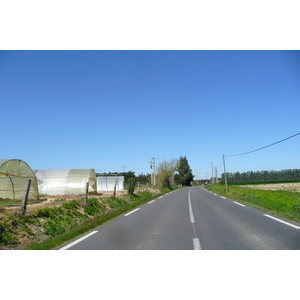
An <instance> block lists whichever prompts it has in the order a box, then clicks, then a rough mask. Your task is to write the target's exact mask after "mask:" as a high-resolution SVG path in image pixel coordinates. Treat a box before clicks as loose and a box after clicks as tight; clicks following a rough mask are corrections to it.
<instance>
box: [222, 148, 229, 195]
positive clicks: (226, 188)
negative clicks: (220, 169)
mask: <svg viewBox="0 0 300 300" xmlns="http://www.w3.org/2000/svg"><path fill="white" fill-rule="evenodd" d="M223 164H224V176H225V190H226V193H227V192H228V187H227V175H226V167H225V155H224V154H223Z"/></svg>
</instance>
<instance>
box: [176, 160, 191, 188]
mask: <svg viewBox="0 0 300 300" xmlns="http://www.w3.org/2000/svg"><path fill="white" fill-rule="evenodd" d="M177 172H178V176H176V179H177V180H178V181H179V183H181V184H182V185H184V186H189V185H191V182H192V181H193V179H194V175H193V173H192V170H191V168H190V165H189V163H188V160H187V158H186V156H184V157H182V156H180V157H179V160H178V167H177Z"/></svg>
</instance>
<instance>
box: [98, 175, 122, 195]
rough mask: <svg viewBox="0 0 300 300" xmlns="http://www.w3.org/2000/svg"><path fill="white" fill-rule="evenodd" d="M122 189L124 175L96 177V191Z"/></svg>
mask: <svg viewBox="0 0 300 300" xmlns="http://www.w3.org/2000/svg"><path fill="white" fill-rule="evenodd" d="M115 184H116V191H124V176H99V177H97V192H111V191H113V190H114V188H115Z"/></svg>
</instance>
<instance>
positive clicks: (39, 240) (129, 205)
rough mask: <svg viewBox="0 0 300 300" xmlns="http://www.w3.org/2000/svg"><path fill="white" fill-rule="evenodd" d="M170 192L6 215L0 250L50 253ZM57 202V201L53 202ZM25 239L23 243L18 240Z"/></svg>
mask: <svg viewBox="0 0 300 300" xmlns="http://www.w3.org/2000/svg"><path fill="white" fill-rule="evenodd" d="M174 189H176V188H172V189H166V188H163V189H162V190H161V193H160V194H155V195H153V194H151V193H150V192H141V193H139V194H138V195H127V199H126V200H124V199H119V198H113V197H109V198H101V199H96V198H91V199H88V205H87V206H86V207H84V205H83V200H81V201H80V200H78V201H76V200H71V201H69V202H65V203H58V206H55V207H53V208H49V207H45V208H39V209H37V210H36V211H34V212H33V213H31V214H30V215H26V216H20V215H18V214H16V213H9V214H6V216H5V218H2V219H1V220H0V249H7V250H8V249H19V250H23V249H24V250H50V249H54V248H57V247H59V246H61V245H63V244H64V243H67V242H68V241H70V240H72V239H74V238H76V237H80V236H81V235H83V234H85V233H86V232H88V231H90V230H92V229H94V228H95V227H97V226H100V225H102V224H104V223H106V222H108V221H110V220H112V219H113V218H116V217H117V216H120V215H122V214H124V213H125V212H127V211H130V210H132V209H134V208H136V207H138V206H140V205H142V204H144V203H146V202H148V201H151V200H153V199H155V198H157V197H159V196H161V195H163V194H166V193H168V192H170V191H171V190H174ZM57 202H60V201H57ZM22 239H23V241H24V239H26V243H25V244H24V242H23V243H21V240H22Z"/></svg>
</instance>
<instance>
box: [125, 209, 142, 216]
mask: <svg viewBox="0 0 300 300" xmlns="http://www.w3.org/2000/svg"><path fill="white" fill-rule="evenodd" d="M137 210H139V208H136V209H135V210H133V211H131V212H129V213H128V214H126V215H124V217H127V216H129V215H130V214H132V213H134V212H135V211H137Z"/></svg>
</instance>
